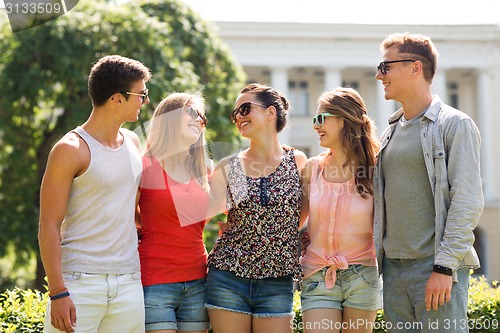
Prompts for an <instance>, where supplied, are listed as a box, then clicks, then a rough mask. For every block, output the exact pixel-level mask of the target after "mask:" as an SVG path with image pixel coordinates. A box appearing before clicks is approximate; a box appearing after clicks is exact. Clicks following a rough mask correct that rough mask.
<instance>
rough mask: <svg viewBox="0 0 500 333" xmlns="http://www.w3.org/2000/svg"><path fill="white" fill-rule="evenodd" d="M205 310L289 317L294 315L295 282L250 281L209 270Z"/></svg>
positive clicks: (276, 279)
mask: <svg viewBox="0 0 500 333" xmlns="http://www.w3.org/2000/svg"><path fill="white" fill-rule="evenodd" d="M205 306H206V307H207V308H208V309H209V310H210V309H218V310H226V311H231V312H237V313H244V314H248V315H251V316H253V317H258V318H269V317H288V316H291V315H293V308H292V307H293V279H292V276H283V277H279V278H267V279H247V278H242V277H238V276H236V275H235V274H234V273H232V272H229V271H222V270H219V269H217V268H214V267H210V269H209V271H208V276H207V300H206V303H205Z"/></svg>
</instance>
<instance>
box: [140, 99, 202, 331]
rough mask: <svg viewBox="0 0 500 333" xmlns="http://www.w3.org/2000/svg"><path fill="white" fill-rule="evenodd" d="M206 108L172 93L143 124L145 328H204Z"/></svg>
mask: <svg viewBox="0 0 500 333" xmlns="http://www.w3.org/2000/svg"><path fill="white" fill-rule="evenodd" d="M204 112H205V111H204V102H203V99H202V98H201V96H198V95H190V94H186V93H174V94H171V95H169V96H168V97H167V98H165V99H164V100H163V101H162V102H161V103H160V104H159V105H158V107H157V108H156V110H155V112H154V114H153V118H152V119H151V122H150V125H149V131H148V138H147V142H146V151H145V153H144V156H143V174H142V180H141V185H140V188H139V199H138V200H139V201H138V203H139V205H138V206H139V212H140V224H141V234H142V237H141V243H140V245H139V254H140V259H141V272H142V283H143V286H144V301H145V306H146V332H155V333H175V332H181V331H182V332H196V333H206V332H207V330H208V328H209V320H208V315H207V312H206V310H205V308H204V302H205V293H206V273H207V266H206V263H207V251H206V249H205V245H204V243H203V228H204V226H205V217H206V208H207V205H208V171H209V161H208V158H207V154H206V151H205V146H206V145H205V137H204V133H205V126H206V124H207V120H206V118H205V113H204ZM194 208H196V209H194Z"/></svg>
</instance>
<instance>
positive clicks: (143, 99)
mask: <svg viewBox="0 0 500 333" xmlns="http://www.w3.org/2000/svg"><path fill="white" fill-rule="evenodd" d="M148 92H149V91H148V90H147V89H146V90H144V93H142V94H138V93H133V92H130V91H119V92H118V93H120V94H122V95H134V96H141V97H142V104H144V103H146V100H147V99H148Z"/></svg>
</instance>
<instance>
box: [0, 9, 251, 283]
mask: <svg viewBox="0 0 500 333" xmlns="http://www.w3.org/2000/svg"><path fill="white" fill-rule="evenodd" d="M107 54H120V55H123V56H127V57H131V58H135V59H138V60H141V61H142V62H143V63H144V64H145V65H146V66H148V67H149V68H151V70H152V72H153V78H152V80H151V81H150V82H149V83H148V88H149V90H150V97H151V100H152V103H151V104H150V105H148V106H146V107H144V108H143V112H141V119H140V121H141V122H145V121H146V120H148V119H149V117H150V116H151V114H152V111H153V109H154V106H155V105H156V104H157V103H158V102H159V101H160V100H161V98H162V97H164V96H165V95H166V94H168V93H169V92H173V91H192V92H194V91H199V90H201V91H202V93H203V94H204V96H205V97H206V99H207V103H208V107H209V112H208V118H209V127H210V130H209V132H208V136H209V139H210V140H211V141H212V142H214V145H215V144H217V143H224V142H225V143H236V142H237V140H238V139H237V136H236V132H235V130H234V126H229V125H230V122H229V120H228V111H229V110H230V105H232V104H233V102H234V100H235V98H236V96H237V94H238V91H239V89H240V88H241V87H242V85H243V83H244V74H243V71H242V69H241V67H240V66H239V65H237V64H236V63H235V62H234V61H233V59H232V57H231V54H230V52H229V51H228V48H227V47H226V46H225V45H224V44H223V42H222V41H221V39H220V38H219V37H218V36H217V35H216V33H215V32H214V29H213V27H212V26H211V25H210V23H208V22H204V21H203V20H202V19H201V18H200V17H199V16H198V15H197V14H196V13H194V12H193V11H192V10H190V9H189V8H188V7H186V5H184V4H183V3H182V2H180V1H178V0H153V1H142V2H140V3H139V4H135V3H133V2H130V3H126V4H123V5H116V4H110V3H101V2H96V1H91V0H84V1H80V3H79V4H78V6H77V7H76V8H75V9H73V10H72V11H70V12H69V13H68V14H66V15H63V16H61V17H59V18H58V19H56V20H53V21H50V22H48V23H46V24H44V25H41V26H38V27H35V28H32V29H29V30H25V31H21V32H18V33H12V32H11V30H10V26H9V24H8V22H7V19H6V17H0V82H2V84H1V88H0V92H1V94H0V256H3V255H4V254H5V252H6V250H7V246H8V245H9V244H11V245H13V246H14V247H15V248H16V255H17V258H16V260H17V262H18V263H20V264H22V263H24V262H25V261H26V260H28V259H29V258H30V256H31V255H32V253H33V252H34V251H35V252H36V253H38V243H37V232H38V205H39V202H38V201H39V190H40V182H41V178H42V176H43V172H44V168H45V165H46V161H47V156H48V153H49V151H50V149H51V147H52V145H53V144H54V143H55V142H56V141H57V140H58V139H59V138H60V137H61V136H62V135H63V134H64V133H66V132H67V131H68V130H70V129H72V128H74V127H75V126H76V125H78V124H81V123H82V122H83V121H84V120H85V119H86V118H87V117H88V115H89V113H90V110H91V104H90V99H89V98H88V96H87V86H86V83H87V75H88V72H89V70H90V67H91V65H92V64H93V63H94V62H95V61H97V59H98V58H100V57H101V56H103V55H107ZM137 125H138V124H128V125H127V126H128V127H129V128H134V127H136V126H137ZM221 145H224V144H221ZM225 146H227V145H225ZM43 278H44V272H43V267H42V265H41V263H40V260H38V265H37V277H36V282H35V287H37V288H41V287H42V286H43V284H44V280H43Z"/></svg>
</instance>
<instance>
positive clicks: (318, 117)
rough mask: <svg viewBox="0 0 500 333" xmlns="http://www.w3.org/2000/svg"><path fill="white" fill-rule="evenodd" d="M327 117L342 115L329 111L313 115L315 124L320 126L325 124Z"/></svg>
mask: <svg viewBox="0 0 500 333" xmlns="http://www.w3.org/2000/svg"><path fill="white" fill-rule="evenodd" d="M326 117H340V116H338V115H336V114H331V113H328V112H323V113H320V114H318V115H316V116H314V117H313V125H315V124H318V126H323V124H324V123H325V118H326Z"/></svg>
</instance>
